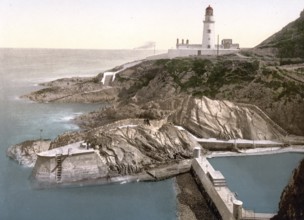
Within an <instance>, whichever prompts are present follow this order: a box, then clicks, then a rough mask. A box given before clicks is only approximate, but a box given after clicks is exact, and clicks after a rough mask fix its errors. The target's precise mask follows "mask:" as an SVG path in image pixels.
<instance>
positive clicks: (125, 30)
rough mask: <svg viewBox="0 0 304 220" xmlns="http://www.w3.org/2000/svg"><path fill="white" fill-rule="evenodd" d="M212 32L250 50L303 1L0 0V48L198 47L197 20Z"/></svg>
mask: <svg viewBox="0 0 304 220" xmlns="http://www.w3.org/2000/svg"><path fill="white" fill-rule="evenodd" d="M209 4H210V5H211V6H212V7H213V8H214V16H215V21H216V23H215V31H216V34H218V35H219V36H220V39H222V38H232V39H233V41H234V42H235V43H240V46H241V47H253V46H255V45H257V44H259V43H260V42H261V41H263V40H264V39H266V38H267V37H269V36H270V35H272V34H273V33H275V32H277V31H279V30H281V28H282V27H283V26H285V25H286V24H288V23H289V22H291V21H293V20H295V19H297V18H298V17H299V15H300V12H301V11H302V10H303V9H304V0H289V1H286V0H209V1H207V0H204V1H202V0H149V1H148V0H108V1H105V0H0V47H22V48H84V49H85V48H86V49H133V48H136V47H139V46H141V45H144V44H146V43H147V42H155V43H156V48H157V49H168V48H174V47H175V43H176V38H180V39H182V38H184V39H189V40H190V43H201V41H202V30H203V23H202V21H203V17H204V13H205V8H206V7H207V6H208V5H209Z"/></svg>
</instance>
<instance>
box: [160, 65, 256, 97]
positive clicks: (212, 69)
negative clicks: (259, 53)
mask: <svg viewBox="0 0 304 220" xmlns="http://www.w3.org/2000/svg"><path fill="white" fill-rule="evenodd" d="M162 62H163V63H162V64H164V66H165V71H166V72H168V73H169V74H170V76H171V77H172V78H173V81H174V83H175V84H176V85H177V86H178V87H180V88H181V91H184V92H188V93H191V94H192V95H194V96H203V95H206V96H210V97H214V96H215V95H216V94H217V93H218V90H219V89H220V88H221V87H223V86H224V85H234V86H238V85H239V84H244V83H248V82H251V81H252V80H254V79H255V76H256V75H257V71H258V69H259V62H258V61H252V62H248V61H239V60H227V59H226V60H216V61H213V62H212V61H210V60H207V59H173V60H167V61H166V63H164V62H165V61H164V60H162Z"/></svg>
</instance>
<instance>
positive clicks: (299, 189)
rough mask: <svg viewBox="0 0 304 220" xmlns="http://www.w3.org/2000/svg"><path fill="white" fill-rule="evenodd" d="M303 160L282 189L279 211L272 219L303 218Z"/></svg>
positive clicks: (295, 219)
mask: <svg viewBox="0 0 304 220" xmlns="http://www.w3.org/2000/svg"><path fill="white" fill-rule="evenodd" d="M303 185H304V160H302V162H301V163H300V165H299V167H298V168H297V169H295V171H294V172H293V176H292V179H291V180H290V182H289V184H288V185H287V186H286V188H285V189H284V191H283V193H282V195H281V201H280V204H279V212H278V214H277V215H276V216H274V217H273V218H272V219H273V220H291V219H293V220H301V219H304V189H303Z"/></svg>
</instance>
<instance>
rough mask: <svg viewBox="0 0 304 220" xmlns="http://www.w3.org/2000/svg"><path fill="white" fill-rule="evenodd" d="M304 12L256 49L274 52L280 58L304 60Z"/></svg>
mask: <svg viewBox="0 0 304 220" xmlns="http://www.w3.org/2000/svg"><path fill="white" fill-rule="evenodd" d="M303 45H304V10H303V11H302V12H301V14H300V17H299V18H298V19H297V20H295V21H293V22H291V23H289V24H288V25H287V26H285V27H284V28H283V29H282V30H281V31H279V32H277V33H275V34H274V35H272V36H271V37H269V38H268V39H266V40H265V41H263V42H262V43H261V44H259V45H258V46H257V47H256V49H259V50H260V51H266V52H267V51H268V52H272V53H273V54H274V55H276V56H278V57H280V58H302V59H303V58H304V46H303Z"/></svg>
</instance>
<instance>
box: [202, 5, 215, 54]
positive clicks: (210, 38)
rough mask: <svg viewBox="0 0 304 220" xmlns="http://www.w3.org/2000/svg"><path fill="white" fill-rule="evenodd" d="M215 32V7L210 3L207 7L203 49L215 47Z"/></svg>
mask: <svg viewBox="0 0 304 220" xmlns="http://www.w3.org/2000/svg"><path fill="white" fill-rule="evenodd" d="M214 36H215V33H214V19H213V8H212V7H211V6H210V5H209V6H208V7H207V8H206V12H205V20H204V30H203V44H202V47H203V49H215V42H214V40H215V37H214Z"/></svg>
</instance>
